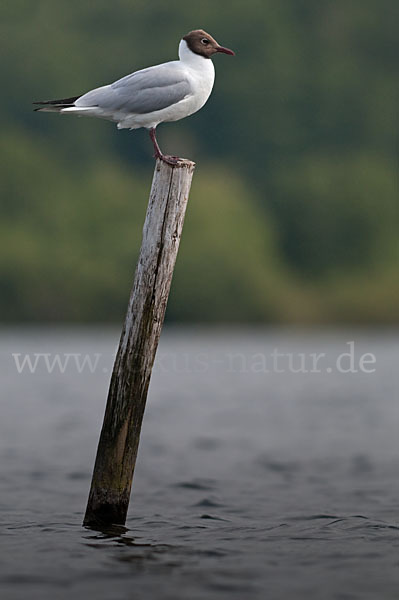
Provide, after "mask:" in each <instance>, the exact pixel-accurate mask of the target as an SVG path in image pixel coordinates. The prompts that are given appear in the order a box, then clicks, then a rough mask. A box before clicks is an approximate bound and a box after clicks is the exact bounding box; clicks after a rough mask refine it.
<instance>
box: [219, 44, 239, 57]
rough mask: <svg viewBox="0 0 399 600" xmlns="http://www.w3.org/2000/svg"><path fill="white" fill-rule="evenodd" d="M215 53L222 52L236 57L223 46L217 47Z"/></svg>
mask: <svg viewBox="0 0 399 600" xmlns="http://www.w3.org/2000/svg"><path fill="white" fill-rule="evenodd" d="M216 52H223V54H230V55H231V56H235V55H236V53H235V52H233V50H230V48H224V47H223V46H218V47H217V48H216Z"/></svg>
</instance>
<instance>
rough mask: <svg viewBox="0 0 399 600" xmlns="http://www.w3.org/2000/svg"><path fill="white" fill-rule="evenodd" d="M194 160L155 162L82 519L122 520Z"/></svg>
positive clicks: (96, 521) (86, 521) (104, 522)
mask: <svg viewBox="0 0 399 600" xmlns="http://www.w3.org/2000/svg"><path fill="white" fill-rule="evenodd" d="M194 167H195V164H194V163H193V162H191V161H188V160H181V161H179V162H178V163H177V165H174V166H171V165H168V164H166V163H164V162H161V161H160V160H157V162H156V165H155V172H154V178H153V181H152V187H151V194H150V200H149V204H148V209H147V215H146V219H145V223H144V228H143V241H142V245H141V250H140V256H139V260H138V263H137V267H136V273H135V277H134V283H133V289H132V292H131V296H130V300H129V306H128V310H127V315H126V321H125V325H124V328H123V331H122V335H121V339H120V342H119V349H118V352H117V355H116V359H115V364H114V369H113V373H112V378H111V384H110V388H109V393H108V400H107V407H106V410H105V416H104V423H103V427H102V431H101V435H100V441H99V445H98V450H97V456H96V462H95V465H94V472H93V478H92V482H91V489H90V494H89V500H88V504H87V509H86V514H85V518H84V525H109V524H121V525H124V524H125V522H126V515H127V510H128V506H129V499H130V490H131V486H132V479H133V472H134V466H135V462H136V456H137V450H138V445H139V439H140V430H141V423H142V420H143V415H144V408H145V403H146V399H147V391H148V386H149V383H150V378H151V371H152V366H153V364H154V359H155V353H156V350H157V346H158V341H159V337H160V334H161V329H162V324H163V320H164V315H165V309H166V304H167V301H168V296H169V290H170V285H171V282H172V276H173V270H174V266H175V262H176V256H177V251H178V249H179V243H180V237H181V233H182V229H183V222H184V215H185V212H186V206H187V200H188V195H189V191H190V187H191V180H192V177H193V173H194Z"/></svg>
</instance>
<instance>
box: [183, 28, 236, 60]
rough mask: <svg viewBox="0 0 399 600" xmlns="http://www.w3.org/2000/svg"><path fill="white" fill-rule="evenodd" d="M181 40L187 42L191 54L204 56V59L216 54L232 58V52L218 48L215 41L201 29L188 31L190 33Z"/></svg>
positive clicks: (221, 47)
mask: <svg viewBox="0 0 399 600" xmlns="http://www.w3.org/2000/svg"><path fill="white" fill-rule="evenodd" d="M183 40H185V41H186V42H187V46H188V47H189V48H190V50H191V52H194V53H195V54H199V55H200V56H204V57H205V58H211V57H212V56H213V55H214V54H216V52H223V53H224V54H231V55H232V56H234V52H233V50H229V48H224V47H223V46H220V45H219V44H218V43H217V41H216V40H215V39H214V38H213V37H212V36H211V35H209V33H206V31H204V30H203V29H195V30H194V31H190V33H188V34H187V35H185V36H184V38H183Z"/></svg>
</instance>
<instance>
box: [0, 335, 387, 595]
mask: <svg viewBox="0 0 399 600" xmlns="http://www.w3.org/2000/svg"><path fill="white" fill-rule="evenodd" d="M350 341H353V342H354V347H353V348H354V354H355V367H356V369H355V370H357V372H346V373H343V372H340V370H339V369H337V367H336V360H337V357H338V356H339V355H340V354H342V353H344V352H346V353H347V352H348V350H350V349H351V346H350V345H348V342H350ZM117 342H118V332H117V331H116V330H105V329H104V330H100V329H55V330H54V329H53V330H50V329H45V328H40V329H32V330H9V329H8V330H3V331H2V336H1V342H0V353H1V358H0V370H1V377H2V392H1V394H2V397H1V420H0V452H1V465H2V477H1V496H0V526H1V530H0V531H1V537H0V596H1V598H4V599H5V600H14V599H15V600H17V599H18V600H19V599H26V598H29V599H31V600H32V599H36V598H37V599H40V600H47V599H52V600H53V599H55V600H56V599H60V600H63V599H67V598H68V599H69V598H74V599H75V600H79V599H83V598H87V597H90V598H91V597H93V598H97V599H99V600H102V599H104V600H105V599H110V598H112V599H113V600H118V599H120V600H125V599H130V598H148V599H152V598H154V599H160V600H167V599H170V600H172V599H173V600H175V599H180V598H181V599H186V598H190V599H194V600H195V599H203V598H212V599H215V600H224V599H226V600H227V599H231V598H237V599H240V600H241V599H243V598H245V599H250V600H252V599H253V600H255V599H258V598H259V599H261V598H262V599H263V598H268V599H272V600H274V599H291V598H295V599H302V598H303V599H306V600H311V599H315V600H316V599H317V600H319V599H320V598H323V599H329V598H331V599H332V598H334V599H335V598H336V599H342V600H346V599H348V600H349V599H362V600H364V599H368V598H370V599H373V600H374V599H375V598H384V600H389V599H391V598H392V599H394V598H395V599H396V598H397V597H398V585H399V481H398V472H399V469H398V467H399V442H398V439H399V436H398V431H399V404H398V389H399V380H398V336H397V335H396V334H395V333H387V332H385V333H384V332H367V331H352V332H343V331H341V332H326V331H322V332H318V333H306V332H290V331H287V330H286V331H284V330H267V329H264V330H262V329H259V330H257V331H256V330H239V329H236V330H230V331H226V330H215V329H213V330H212V329H204V330H195V329H168V330H165V332H164V335H163V338H162V343H161V346H160V349H159V354H158V359H157V364H156V368H155V372H154V376H153V380H152V384H151V388H150V394H149V400H148V404H147V410H146V415H145V421H144V425H143V431H142V439H141V444H140V451H139V457H138V464H137V468H136V473H135V478H134V483H133V495H132V501H131V506H130V513H129V518H128V522H127V525H126V529H123V528H117V527H116V528H110V529H109V530H107V531H94V530H90V529H85V528H82V526H81V521H82V518H83V513H84V509H85V503H86V500H87V494H88V488H89V484H90V476H91V470H92V466H93V463H94V456H95V451H96V446H97V441H98V435H99V431H100V427H101V422H102V417H103V410H104V405H105V398H106V390H107V387H108V382H109V377H110V368H111V367H112V356H113V353H114V351H115V346H116V344H117ZM276 351H277V353H279V354H280V353H281V354H282V355H283V356H282V357H280V358H279V361H278V362H277V364H273V356H274V357H275V356H276ZM13 353H14V354H20V355H24V354H26V353H29V354H30V356H34V354H35V353H36V354H44V353H47V354H48V355H49V359H48V360H50V359H52V358H53V357H54V356H55V355H56V354H59V355H60V356H61V358H62V357H65V354H68V353H69V354H71V355H75V354H82V355H85V354H88V355H89V356H90V357H91V359H92V360H93V359H95V355H96V354H98V355H99V357H98V363H97V365H96V368H95V369H94V372H93V373H91V372H90V370H89V369H83V372H82V373H79V372H78V368H77V367H76V364H75V365H74V364H73V361H74V359H72V361H71V362H70V363H68V364H67V366H66V368H65V369H64V370H65V372H64V373H62V372H60V369H57V368H53V369H52V372H49V369H48V365H47V366H46V364H45V360H44V359H40V360H38V364H37V368H36V369H35V372H34V373H30V372H29V369H25V370H23V371H22V373H18V368H17V366H18V365H17V364H16V362H15V358H14V357H13V356H12V354H13ZM273 353H274V355H273ZM315 353H316V354H317V353H324V354H325V355H326V356H325V361H324V360H322V361H321V363H320V364H319V365H318V366H319V367H320V369H318V371H320V372H306V373H305V372H303V371H304V369H303V368H302V367H303V363H302V360H303V359H302V357H301V354H303V355H305V359H304V360H305V368H306V367H307V370H308V371H309V370H311V366H312V365H311V363H310V362H309V360H310V359H309V357H310V355H312V354H315ZM365 353H367V354H372V355H373V356H374V357H375V362H373V361H371V360H370V356H369V357H368V359H369V362H367V360H365V361H364V366H365V367H366V370H367V371H370V372H365V371H363V370H361V369H359V360H360V358H361V356H362V355H363V354H365ZM289 354H291V355H292V357H291V359H290V360H291V363H289V356H288V355H289ZM93 357H94V358H93ZM20 358H21V357H20ZM274 360H275V359H274ZM350 360H351V357H346V358H345V357H344V358H343V359H342V361H341V364H340V366H341V367H342V370H345V369H346V370H349V369H351V366H352V365H351V364H350ZM19 366H20V365H19ZM293 369H294V370H296V371H298V372H295V373H294V372H291V371H292V370H293ZM305 370H306V369H305Z"/></svg>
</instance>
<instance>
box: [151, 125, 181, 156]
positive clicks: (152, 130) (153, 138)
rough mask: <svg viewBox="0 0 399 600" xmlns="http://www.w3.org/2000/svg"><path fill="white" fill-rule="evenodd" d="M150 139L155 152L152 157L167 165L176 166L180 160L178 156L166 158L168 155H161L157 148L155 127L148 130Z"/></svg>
mask: <svg viewBox="0 0 399 600" xmlns="http://www.w3.org/2000/svg"><path fill="white" fill-rule="evenodd" d="M150 138H151V141H152V143H153V145H154V150H155V154H154V157H155V158H159V159H160V160H163V162H166V163H168V164H169V165H176V164H177V163H178V162H179V160H180V158H179V157H178V156H168V155H166V154H163V153H162V150H161V148H160V147H159V144H158V141H157V137H156V135H155V127H152V128H151V129H150Z"/></svg>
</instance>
